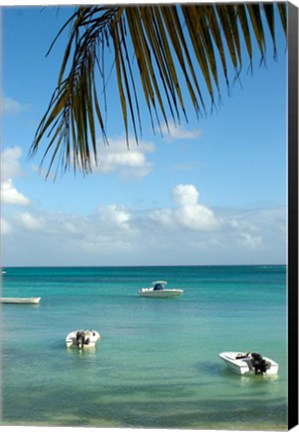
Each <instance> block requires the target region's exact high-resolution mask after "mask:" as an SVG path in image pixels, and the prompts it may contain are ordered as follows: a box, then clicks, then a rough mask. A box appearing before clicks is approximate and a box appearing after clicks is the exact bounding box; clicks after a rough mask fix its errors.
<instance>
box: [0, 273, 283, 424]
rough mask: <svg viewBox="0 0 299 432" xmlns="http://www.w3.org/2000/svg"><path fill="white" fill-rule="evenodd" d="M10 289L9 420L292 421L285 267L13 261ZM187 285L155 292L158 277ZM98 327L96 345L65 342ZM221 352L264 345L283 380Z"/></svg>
mask: <svg viewBox="0 0 299 432" xmlns="http://www.w3.org/2000/svg"><path fill="white" fill-rule="evenodd" d="M4 270H5V271H6V273H5V274H3V275H2V297H5V296H6V297H17V296H20V297H31V296H36V297H37V296H40V297H41V298H42V300H41V303H40V304H39V305H12V304H9V305H8V304H2V305H1V315H2V341H1V342H2V356H1V358H2V385H1V387H2V391H1V392H2V414H1V417H2V418H1V423H2V424H4V425H47V426H93V427H126V428H132V427H133V428H134V427H136V428H159V429H160V428H167V429H170V428H175V429H184V428H187V429H237V430H241V429H247V430H248V429H259V430H261V429H262V430H266V429H270V430H277V429H287V356H286V350H287V341H286V332H287V328H286V319H287V311H286V300H287V293H286V289H287V288H286V267H285V266H229V267H226V266H219V267H217V266H216V267H215V266H207V267H109V268H95V267H91V268H7V269H4ZM158 279H162V280H167V281H168V287H169V288H174V287H177V288H182V289H184V294H183V296H182V297H180V298H176V299H149V298H141V297H139V296H138V289H139V288H141V287H145V286H149V285H150V284H151V282H152V281H154V280H158ZM80 328H92V329H95V330H97V331H99V332H100V334H101V335H102V339H101V340H100V341H99V343H98V345H97V347H96V349H94V350H90V351H87V350H86V351H78V350H76V349H67V348H66V346H65V337H66V335H67V333H69V332H70V331H72V330H75V329H80ZM222 351H258V352H260V353H261V354H263V355H265V356H268V357H270V358H273V359H274V360H276V361H277V362H278V363H279V365H280V370H279V375H278V377H277V378H274V379H270V378H269V377H261V376H252V377H241V376H238V375H236V374H234V373H233V372H231V371H230V370H229V369H228V368H227V367H226V366H225V364H224V363H223V362H222V361H221V360H220V359H219V357H218V354H219V353H220V352H222Z"/></svg>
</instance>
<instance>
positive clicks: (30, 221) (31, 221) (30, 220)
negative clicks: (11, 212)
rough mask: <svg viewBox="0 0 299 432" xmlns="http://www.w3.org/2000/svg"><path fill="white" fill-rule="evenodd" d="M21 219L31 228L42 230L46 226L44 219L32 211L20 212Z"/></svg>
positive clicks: (25, 225)
mask: <svg viewBox="0 0 299 432" xmlns="http://www.w3.org/2000/svg"><path fill="white" fill-rule="evenodd" d="M18 219H19V221H20V222H21V223H22V224H23V225H24V227H25V228H28V229H29V230H40V229H41V228H43V227H44V223H43V221H42V219H40V218H37V217H35V216H32V215H31V214H30V213H28V212H25V213H20V214H19V215H18Z"/></svg>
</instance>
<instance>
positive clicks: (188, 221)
mask: <svg viewBox="0 0 299 432" xmlns="http://www.w3.org/2000/svg"><path fill="white" fill-rule="evenodd" d="M70 12H71V9H70V7H60V8H59V9H58V8H56V7H46V8H42V7H17V6H16V7H13V8H12V7H4V8H3V9H2V65H3V67H2V146H1V163H2V170H1V171H2V177H1V189H2V193H1V198H2V204H1V230H2V232H1V239H2V241H1V245H2V266H15V265H18V266H27V265H32V266H35V265H39V266H42V265H172V264H173V265H184V264H190V265H205V264H211V265H212V264H280V263H282V264H283V263H286V260H287V257H286V246H287V245H286V232H287V229H286V215H287V203H286V199H287V92H286V90H287V67H286V65H287V53H286V51H285V45H286V44H285V40H284V38H283V34H282V31H281V28H280V23H279V22H277V27H278V57H277V60H276V61H274V59H273V56H272V46H271V44H269V48H268V51H267V57H266V64H267V67H260V66H259V58H258V57H256V58H255V60H254V65H253V66H254V68H253V74H252V75H251V74H250V73H247V66H248V63H246V58H245V61H244V67H243V70H242V73H241V82H242V86H241V85H240V84H239V83H238V82H236V84H235V85H234V86H233V88H232V89H231V96H228V94H227V91H226V88H225V87H223V88H222V105H221V107H220V109H219V110H218V112H216V111H214V112H213V114H212V115H210V113H209V112H208V115H207V117H205V118H202V119H199V120H197V119H196V116H195V114H194V113H193V112H192V111H190V115H189V123H188V124H185V123H183V122H182V124H181V125H180V126H179V127H176V128H175V127H171V133H170V135H166V136H164V137H163V138H161V136H160V135H159V134H158V133H157V134H155V135H154V134H153V132H152V129H151V125H150V120H149V118H148V117H146V116H145V113H143V118H144V122H143V135H142V139H141V141H140V143H139V146H136V145H135V144H134V142H133V143H132V144H131V147H130V151H128V150H127V148H126V143H125V139H124V128H123V125H122V120H121V112H120V106H119V101H118V98H117V95H116V93H115V92H114V91H113V89H114V88H115V81H114V79H113V78H111V79H110V82H109V89H108V96H109V107H108V108H109V112H108V119H107V124H108V138H109V141H110V146H109V148H104V147H103V146H102V144H99V145H100V146H102V147H101V153H100V157H101V158H102V162H101V164H100V166H99V168H98V169H96V170H95V171H94V172H93V173H92V174H91V175H89V176H85V177H83V176H82V175H80V174H77V175H76V176H74V175H73V173H71V172H70V173H66V174H65V175H64V176H63V177H58V178H57V180H56V181H55V182H54V181H53V180H52V179H51V178H49V179H48V180H45V179H44V177H43V176H40V175H39V174H38V166H39V164H40V161H41V158H42V155H43V149H41V150H40V151H39V152H38V153H37V155H36V156H35V157H34V158H33V159H30V160H28V157H27V156H28V152H29V148H30V146H31V144H32V142H33V138H34V133H35V130H36V128H37V126H38V123H39V121H40V119H41V117H42V115H43V114H44V113H45V110H46V108H47V106H48V103H49V100H50V97H51V95H52V92H53V90H54V89H55V86H56V80H57V76H58V72H59V67H60V62H61V58H62V55H63V50H64V46H65V41H66V36H67V33H66V35H65V36H63V37H62V38H61V39H60V40H59V41H58V43H57V44H56V45H55V47H54V49H53V51H52V52H51V53H50V55H49V56H48V57H46V56H45V54H46V52H47V50H48V48H49V46H50V44H51V42H52V41H53V38H54V37H55V35H56V34H57V32H58V30H59V29H60V27H61V25H62V24H63V23H64V21H65V20H66V19H67V18H68V17H69V15H70ZM208 111H209V110H208ZM99 143H100V135H99Z"/></svg>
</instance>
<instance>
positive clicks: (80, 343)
mask: <svg viewBox="0 0 299 432" xmlns="http://www.w3.org/2000/svg"><path fill="white" fill-rule="evenodd" d="M100 338H101V335H100V333H98V332H97V331H95V330H74V331H72V332H70V333H69V334H68V335H67V337H66V338H65V343H66V346H67V347H68V348H69V347H75V348H79V349H82V348H94V347H95V346H96V343H97V341H98V340H99V339H100Z"/></svg>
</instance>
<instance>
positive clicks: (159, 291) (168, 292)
mask: <svg viewBox="0 0 299 432" xmlns="http://www.w3.org/2000/svg"><path fill="white" fill-rule="evenodd" d="M166 285H167V282H166V281H155V282H152V286H151V287H150V288H141V289H140V290H139V291H138V292H139V295H140V296H141V297H153V298H170V297H178V296H181V295H182V294H183V292H184V291H183V290H182V289H178V288H173V289H168V288H165V286H166Z"/></svg>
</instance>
